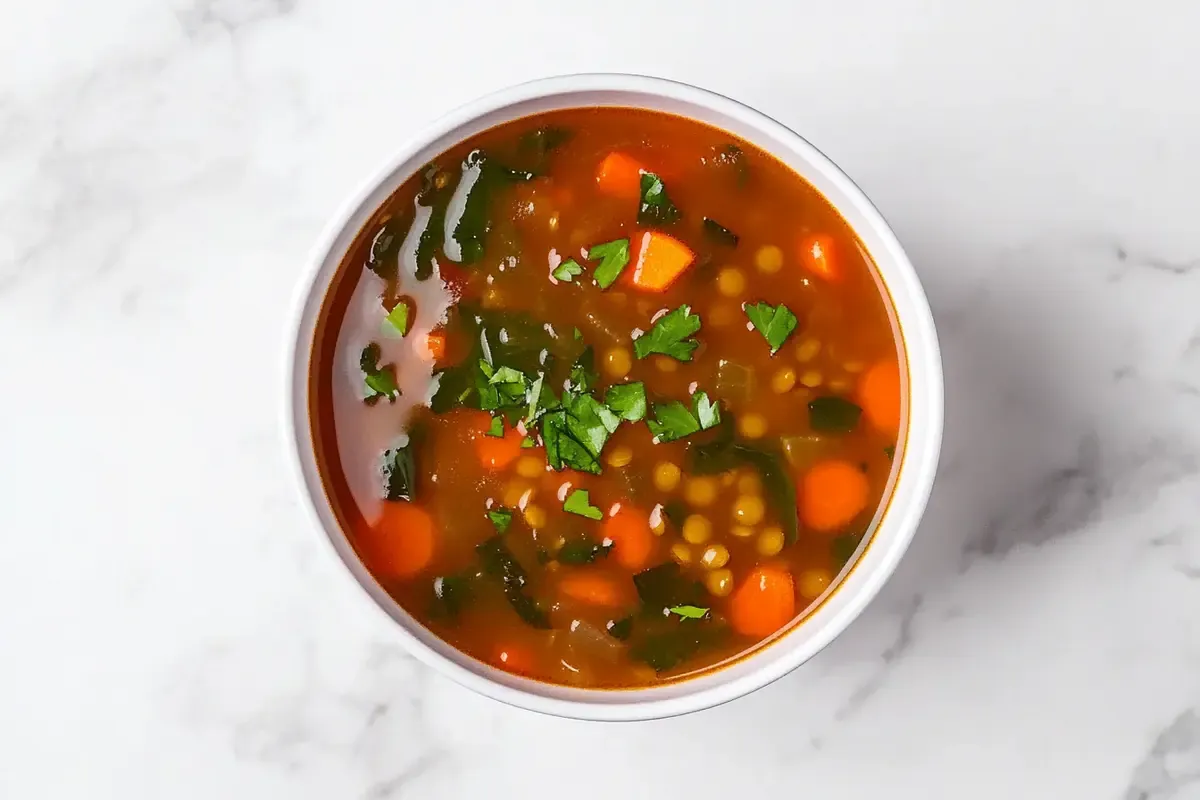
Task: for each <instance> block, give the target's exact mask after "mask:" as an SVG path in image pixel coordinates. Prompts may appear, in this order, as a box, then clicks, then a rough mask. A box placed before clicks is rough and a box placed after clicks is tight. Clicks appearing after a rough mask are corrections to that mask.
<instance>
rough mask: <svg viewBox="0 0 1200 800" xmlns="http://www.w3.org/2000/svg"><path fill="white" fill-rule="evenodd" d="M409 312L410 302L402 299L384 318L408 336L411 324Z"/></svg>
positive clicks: (401, 333) (403, 334) (398, 331)
mask: <svg viewBox="0 0 1200 800" xmlns="http://www.w3.org/2000/svg"><path fill="white" fill-rule="evenodd" d="M408 312H409V309H408V302H407V301H405V300H401V301H400V302H398V303H396V307H395V308H393V309H392V310H391V311H389V312H388V315H387V316H386V317H384V319H385V320H386V321H387V323H388V324H389V325H390V326H391V327H392V328H394V329H395V331H396V332H397V333H399V334H400V335H401V336H407V335H408V325H409V313H408Z"/></svg>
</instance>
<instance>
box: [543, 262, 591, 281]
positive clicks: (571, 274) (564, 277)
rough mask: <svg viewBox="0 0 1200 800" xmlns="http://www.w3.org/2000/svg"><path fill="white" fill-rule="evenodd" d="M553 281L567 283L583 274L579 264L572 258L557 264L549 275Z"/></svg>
mask: <svg viewBox="0 0 1200 800" xmlns="http://www.w3.org/2000/svg"><path fill="white" fill-rule="evenodd" d="M550 274H551V275H553V276H554V279H555V280H559V281H567V282H568V283H569V282H571V281H573V280H574V279H575V276H576V275H582V274H583V267H581V266H579V262H578V261H576V260H575V259H573V258H568V259H567V260H566V261H564V262H562V263H561V264H559V265H558V266H557V267H555V268H554V271H553V272H551V273H550Z"/></svg>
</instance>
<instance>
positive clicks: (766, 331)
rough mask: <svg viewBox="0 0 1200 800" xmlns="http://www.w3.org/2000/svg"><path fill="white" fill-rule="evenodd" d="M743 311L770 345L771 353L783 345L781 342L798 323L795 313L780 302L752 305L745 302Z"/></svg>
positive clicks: (785, 339)
mask: <svg viewBox="0 0 1200 800" xmlns="http://www.w3.org/2000/svg"><path fill="white" fill-rule="evenodd" d="M745 311H746V316H747V317H749V318H750V322H751V323H753V325H754V327H755V328H756V329H757V330H758V332H759V333H761V334H762V335H763V338H764V339H766V340H767V344H769V345H770V346H771V355H775V353H777V352H778V351H779V348H780V347H782V346H783V343H784V342H785V341H787V338H788V337H789V336H791V335H792V332H793V331H794V330H796V326H797V325H798V324H799V320H798V319H796V315H795V314H793V313H792V311H791V309H790V308H788V307H787V306H785V305H783V304H782V303H780V304H779V305H777V306H773V305H771V304H770V303H755V304H753V305H750V304H749V303H747V304H746V306H745Z"/></svg>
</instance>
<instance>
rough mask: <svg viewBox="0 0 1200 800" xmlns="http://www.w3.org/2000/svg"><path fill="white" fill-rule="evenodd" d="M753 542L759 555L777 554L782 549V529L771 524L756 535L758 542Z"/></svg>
mask: <svg viewBox="0 0 1200 800" xmlns="http://www.w3.org/2000/svg"><path fill="white" fill-rule="evenodd" d="M755 544H756V549H757V550H758V552H759V555H764V556H774V555H778V554H779V551H780V550H782V549H783V531H782V530H781V529H780V528H776V527H775V526H771V527H770V528H767V529H765V530H764V531H763V532H762V533H760V534H759V535H758V542H756V543H755Z"/></svg>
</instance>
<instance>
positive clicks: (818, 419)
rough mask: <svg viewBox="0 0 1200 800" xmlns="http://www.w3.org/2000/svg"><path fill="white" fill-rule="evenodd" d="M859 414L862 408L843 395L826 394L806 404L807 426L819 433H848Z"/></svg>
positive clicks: (853, 427)
mask: <svg viewBox="0 0 1200 800" xmlns="http://www.w3.org/2000/svg"><path fill="white" fill-rule="evenodd" d="M861 416H862V409H861V408H859V407H858V406H857V405H855V404H854V403H851V402H850V401H849V400H847V399H845V398H844V397H835V396H832V395H828V396H825V397H818V398H816V399H815V400H811V401H809V404H808V424H809V427H811V428H812V429H813V430H814V431H818V432H820V433H849V432H850V431H852V430H854V429H855V428H856V427H858V420H859V418H860V417H861Z"/></svg>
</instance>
